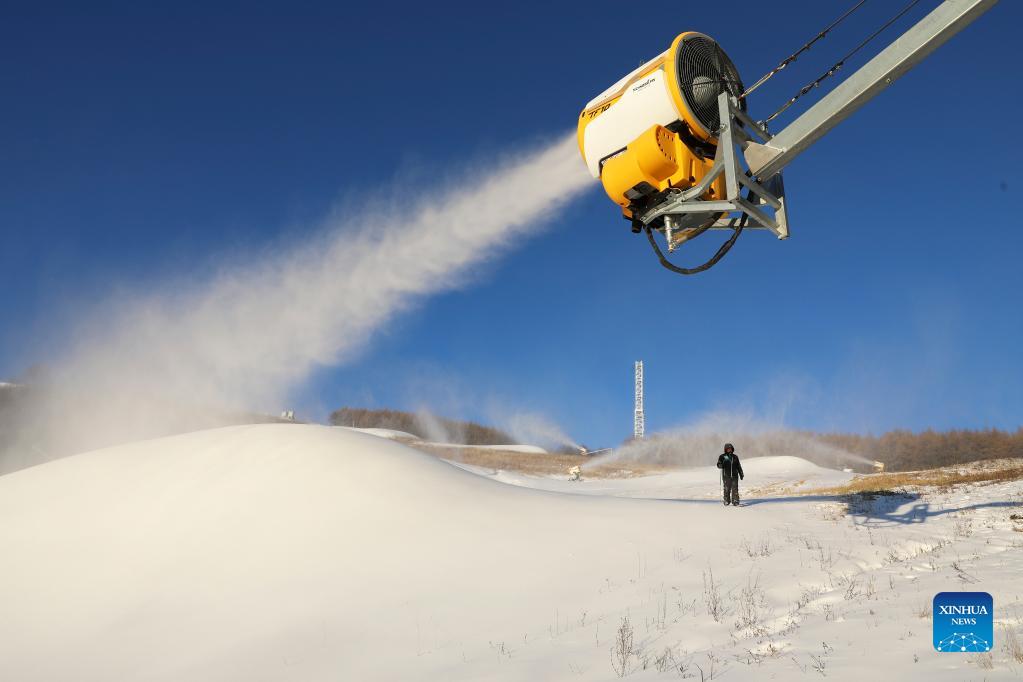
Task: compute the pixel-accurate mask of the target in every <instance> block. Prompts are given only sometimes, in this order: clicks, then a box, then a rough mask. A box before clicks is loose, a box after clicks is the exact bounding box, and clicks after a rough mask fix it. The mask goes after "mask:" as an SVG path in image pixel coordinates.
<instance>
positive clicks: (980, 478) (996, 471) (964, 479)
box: [796, 460, 1023, 495]
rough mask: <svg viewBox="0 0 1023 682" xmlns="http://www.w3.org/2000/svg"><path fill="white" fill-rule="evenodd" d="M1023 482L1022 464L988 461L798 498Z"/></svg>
mask: <svg viewBox="0 0 1023 682" xmlns="http://www.w3.org/2000/svg"><path fill="white" fill-rule="evenodd" d="M1020 479H1023V464H1021V463H1020V462H1019V461H1018V460H988V461H985V462H977V463H975V465H971V466H970V467H965V468H964V467H944V468H941V469H925V470H923V471H900V472H896V473H888V474H867V475H865V476H857V477H856V478H854V479H852V480H851V481H849V482H848V483H846V484H845V485H841V486H835V487H831V488H814V489H813V490H805V491H801V492H800V493H796V494H804V495H810V494H812V495H852V494H855V493H870V492H882V491H889V490H897V489H900V488H901V489H906V488H922V487H938V488H947V487H950V486H954V485H960V484H965V483H989V484H990V483H1003V482H1007V481H1018V480H1020Z"/></svg>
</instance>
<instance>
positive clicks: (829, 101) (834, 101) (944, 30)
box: [744, 0, 998, 181]
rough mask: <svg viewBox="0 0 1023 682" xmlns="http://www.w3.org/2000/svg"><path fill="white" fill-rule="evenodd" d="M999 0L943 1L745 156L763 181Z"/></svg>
mask: <svg viewBox="0 0 1023 682" xmlns="http://www.w3.org/2000/svg"><path fill="white" fill-rule="evenodd" d="M996 2H998V0H945V2H943V3H941V5H939V6H938V7H937V8H935V9H934V11H933V12H931V13H930V14H928V15H927V16H926V17H924V18H923V19H921V20H920V22H919V23H917V24H916V25H915V26H913V27H912V28H911V29H909V30H908V31H906V32H905V33H904V34H902V35H901V36H900V37H899V38H898V39H896V40H895V42H893V43H892V44H891V45H889V46H888V47H886V48H885V49H884V50H883V51H882V52H881V53H880V54H878V55H877V56H876V57H874V58H873V59H871V60H870V61H869V62H867V64H865V65H864V66H863V67H861V68H860V69H859V70H858V71H856V72H855V73H854V74H853V75H852V76H850V77H849V78H848V79H846V80H845V81H843V82H842V84H841V85H839V86H838V87H836V88H835V89H834V90H832V91H831V92H829V93H828V94H827V95H825V96H824V98H822V99H821V100H820V101H819V102H817V104H815V105H813V106H812V107H810V109H809V110H807V111H806V112H805V113H804V114H803V115H802V116H800V117H799V118H797V119H796V120H795V121H793V122H792V123H790V124H789V125H788V126H786V127H785V128H784V129H783V130H782V131H781V132H779V133H778V134H777V135H775V136H774V137H773V138H771V140H770V141H769V142H768V143H767V144H757V143H755V142H751V143H750V144H749V146H748V147H747V148H746V150H745V154H744V156H745V157H746V161H747V163H749V165H750V171H751V173H752V174H753V175H754V176H756V177H758V178H760V180H761V181H763V180H766V179H768V178H770V177H771V176H772V175H774V174H775V173H777V172H778V171H780V170H781V169H782V168H784V167H785V166H786V165H788V164H789V163H790V162H791V161H792V160H793V159H794V158H795V157H796V156H798V155H799V154H801V153H802V152H803V151H805V150H806V149H807V148H809V147H810V145H812V144H813V143H814V142H816V141H817V140H819V139H820V138H821V137H823V136H824V134H825V133H827V132H828V131H829V130H831V129H832V128H834V127H835V126H836V125H838V124H839V123H841V122H842V121H843V120H844V119H846V118H848V117H849V116H850V115H851V114H852V113H853V112H855V111H856V110H857V109H859V108H860V107H861V106H863V105H864V104H866V103H867V102H869V101H870V100H871V99H873V98H874V97H875V96H876V95H878V94H879V93H880V92H881V91H882V90H884V89H885V88H887V87H888V86H889V85H891V84H892V83H893V82H894V81H895V79H897V78H899V77H900V76H902V75H903V74H905V73H906V72H907V71H909V70H910V69H911V68H913V67H914V66H916V65H917V64H919V63H920V62H921V61H923V59H924V58H925V57H927V55H929V54H930V53H931V52H933V51H934V50H936V49H937V48H939V47H941V45H943V44H944V43H945V42H946V41H947V40H948V39H949V38H951V37H952V36H954V35H955V34H956V33H958V32H959V31H961V30H963V29H964V28H966V27H967V26H968V25H970V24H971V23H972V22H973V21H974V20H975V19H977V17H979V16H980V15H981V14H983V13H984V12H986V11H988V10H989V9H991V8H992V7H994V5H995V3H996Z"/></svg>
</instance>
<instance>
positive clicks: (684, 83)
mask: <svg viewBox="0 0 1023 682" xmlns="http://www.w3.org/2000/svg"><path fill="white" fill-rule="evenodd" d="M723 92H727V93H729V95H731V96H732V97H736V98H738V97H739V96H740V95H741V94H742V92H743V85H742V81H741V80H740V78H739V72H738V70H737V69H736V68H735V65H734V64H733V63H732V60H731V59H729V58H728V55H726V54H725V52H724V50H722V49H721V47H720V46H719V45H718V44H717V43H716V42H715V41H714V40H712V39H711V38H709V37H708V36H706V35H704V34H702V33H696V32H692V31H690V32H686V33H682V34H681V35H679V36H678V37H677V38H675V40H674V41H673V42H672V44H671V47H670V48H668V50H667V51H665V52H663V53H661V54H660V55H658V56H657V57H655V58H653V59H651V60H650V61H648V62H647V63H645V64H643V65H642V66H640V67H639V68H638V69H636V70H635V71H633V72H632V73H630V74H628V75H627V76H625V77H624V78H622V79H621V80H619V81H618V82H617V83H615V84H614V85H612V86H611V87H610V88H608V89H607V90H605V91H604V92H602V93H601V94H600V95H598V96H597V97H595V98H594V99H593V100H591V101H590V102H589V104H587V105H586V107H585V108H584V109H583V111H582V113H581V114H580V115H579V123H578V137H579V151H580V152H581V153H582V155H583V159H584V160H585V161H586V166H587V168H588V169H589V171H590V173H591V174H592V175H593V177H594V178H599V179H600V181H601V183H602V184H603V185H604V191H605V192H607V195H608V197H610V198H611V200H612V201H614V202H615V203H616V204H618V205H619V206H620V207H621V209H622V215H623V216H624V217H625V218H626V219H627V220H630V221H632V230H633V232H640V231H642V230H643V229H644V228H645V227H646V226H647V225H649V226H650V227H652V228H653V229H658V230H663V229H664V228H665V227H666V226H665V220H666V217H665V216H657V217H656V218H654V219H653V220H651V221H650V222H649V223H647V222H646V221H644V220H643V219H642V216H643V215H644V214H646V213H648V212H649V210H650V209H651V208H653V207H655V206H657V205H658V204H660V203H662V202H663V201H664V200H665V199H666V198H667V197H668V196H669V195H670V194H671V193H675V192H679V191H682V190H687V189H693V188H696V187H698V186H699V185H700V181H701V180H703V179H704V178H705V177H706V176H707V175H708V174H709V173H710V172H711V170H712V168H713V166H714V157H715V152H716V149H717V144H718V138H717V134H718V131H719V129H720V128H721V118H720V112H719V106H718V97H719V95H720V94H721V93H723ZM740 102H741V104H740V106H741V107H742V108H743V110H745V100H740ZM724 194H725V177H724V175H723V174H719V175H718V177H716V178H715V179H713V180H712V181H711V182H709V183H707V187H706V188H705V189H704V190H703V191H702V192H700V193H699V195H698V197H699V198H700V199H705V200H715V199H721V198H723V197H724ZM721 215H722V213H721V212H720V211H706V212H692V213H687V214H683V215H680V216H678V215H676V216H670V217H667V220H668V223H669V224H668V225H667V227H668V229H669V231H670V232H671V235H670V236H671V237H673V239H670V240H669V247H670V248H671V247H674V246H677V245H678V244H679V243H681V242H683V241H685V240H686V239H687V238H688V236H689V235H691V234H692V233H693V232H694V231H695V230H697V229H700V228H702V227H703V226H705V225H707V224H709V223H713V222H714V221H715V220H717V219H718V218H719V217H720V216H721Z"/></svg>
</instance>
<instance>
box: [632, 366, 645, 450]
mask: <svg viewBox="0 0 1023 682" xmlns="http://www.w3.org/2000/svg"><path fill="white" fill-rule="evenodd" d="M645 432H646V418H645V417H644V415H643V361H642V360H637V361H636V409H635V413H634V416H633V421H632V437H633V438H635V439H636V440H639V439H641V438H643V435H644V434H645Z"/></svg>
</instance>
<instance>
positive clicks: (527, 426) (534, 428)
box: [496, 412, 581, 450]
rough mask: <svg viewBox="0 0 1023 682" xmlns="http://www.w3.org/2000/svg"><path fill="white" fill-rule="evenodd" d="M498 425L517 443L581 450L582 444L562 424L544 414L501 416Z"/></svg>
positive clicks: (551, 448) (521, 413) (525, 413)
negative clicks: (570, 436)
mask: <svg viewBox="0 0 1023 682" xmlns="http://www.w3.org/2000/svg"><path fill="white" fill-rule="evenodd" d="M496 421H497V424H498V426H499V427H500V428H501V429H503V430H505V431H507V432H508V433H510V434H511V435H512V437H513V438H514V439H515V442H517V443H526V444H529V445H538V446H540V447H542V448H544V449H547V450H557V449H560V448H564V447H569V448H572V449H573V450H580V449H581V446H580V445H579V443H577V442H575V441H574V440H572V439H571V438H569V436H568V434H566V433H565V432H564V431H563V430H562V429H561V427H560V426H558V425H557V424H555V423H554V422H553V421H551V419H549V418H548V417H545V416H544V415H542V414H535V413H528V412H519V413H515V414H510V415H504V416H499V417H498V418H497V419H496Z"/></svg>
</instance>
